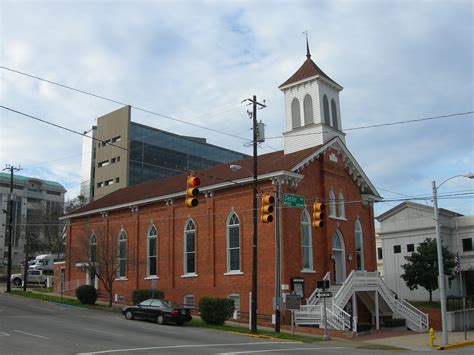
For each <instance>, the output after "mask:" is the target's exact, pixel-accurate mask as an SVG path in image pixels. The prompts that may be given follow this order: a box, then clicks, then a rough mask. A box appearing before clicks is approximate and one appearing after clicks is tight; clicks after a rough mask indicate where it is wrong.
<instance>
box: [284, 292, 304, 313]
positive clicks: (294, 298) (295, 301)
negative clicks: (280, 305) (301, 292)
mask: <svg viewBox="0 0 474 355" xmlns="http://www.w3.org/2000/svg"><path fill="white" fill-rule="evenodd" d="M285 298H286V300H285V308H286V309H291V310H294V309H300V308H301V297H300V296H298V295H286V297H285Z"/></svg>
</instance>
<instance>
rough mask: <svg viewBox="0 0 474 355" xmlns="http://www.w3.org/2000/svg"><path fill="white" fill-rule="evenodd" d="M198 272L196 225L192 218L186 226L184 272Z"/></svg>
mask: <svg viewBox="0 0 474 355" xmlns="http://www.w3.org/2000/svg"><path fill="white" fill-rule="evenodd" d="M195 272H196V226H195V225H194V222H193V221H192V220H191V219H190V220H188V222H187V223H186V226H185V227H184V273H185V274H194V273H195Z"/></svg>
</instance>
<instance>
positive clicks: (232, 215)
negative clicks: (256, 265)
mask: <svg viewBox="0 0 474 355" xmlns="http://www.w3.org/2000/svg"><path fill="white" fill-rule="evenodd" d="M232 221H236V222H237V223H234V224H230V223H231V222H232ZM231 228H238V241H239V245H238V246H237V247H233V248H230V229H231ZM240 244H241V242H240V220H239V216H237V214H236V213H235V212H231V213H229V216H228V217H227V221H226V249H227V251H226V254H227V273H226V274H241V273H242V272H241V271H240V268H241V260H240V256H241V255H240ZM231 250H238V260H239V268H238V269H231V262H230V258H231Z"/></svg>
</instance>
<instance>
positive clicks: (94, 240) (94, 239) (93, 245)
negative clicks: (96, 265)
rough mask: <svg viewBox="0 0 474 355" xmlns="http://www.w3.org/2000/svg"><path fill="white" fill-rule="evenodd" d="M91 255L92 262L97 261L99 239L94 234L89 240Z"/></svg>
mask: <svg viewBox="0 0 474 355" xmlns="http://www.w3.org/2000/svg"><path fill="white" fill-rule="evenodd" d="M89 254H90V260H91V261H92V262H95V261H97V237H96V236H95V234H92V236H91V239H90V240H89Z"/></svg>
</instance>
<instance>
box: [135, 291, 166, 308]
mask: <svg viewBox="0 0 474 355" xmlns="http://www.w3.org/2000/svg"><path fill="white" fill-rule="evenodd" d="M149 298H158V299H161V300H163V299H165V294H164V292H163V291H161V290H156V289H155V294H153V289H152V288H139V289H136V290H133V292H132V302H133V304H139V303H140V302H142V301H145V300H147V299H149Z"/></svg>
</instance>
